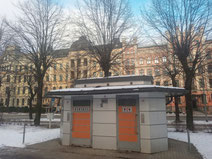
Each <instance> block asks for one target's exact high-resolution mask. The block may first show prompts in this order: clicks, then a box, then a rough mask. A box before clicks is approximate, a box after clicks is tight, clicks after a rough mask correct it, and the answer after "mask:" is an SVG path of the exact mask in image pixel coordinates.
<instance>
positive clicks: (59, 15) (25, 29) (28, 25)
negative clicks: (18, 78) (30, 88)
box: [8, 0, 66, 125]
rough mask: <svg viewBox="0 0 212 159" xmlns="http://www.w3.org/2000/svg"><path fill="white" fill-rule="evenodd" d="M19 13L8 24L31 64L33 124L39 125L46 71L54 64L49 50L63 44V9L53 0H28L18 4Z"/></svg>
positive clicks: (64, 24) (64, 25) (64, 28)
mask: <svg viewBox="0 0 212 159" xmlns="http://www.w3.org/2000/svg"><path fill="white" fill-rule="evenodd" d="M18 8H19V10H20V12H21V16H19V17H17V22H16V23H15V24H9V23H8V26H9V27H10V28H11V30H12V31H13V32H14V33H15V35H14V36H15V38H16V42H17V44H18V45H19V46H21V47H22V52H24V53H23V55H24V56H25V57H26V59H27V60H28V61H30V62H31V63H32V65H33V70H32V74H33V76H34V78H35V81H36V83H37V87H38V89H37V105H36V117H35V120H34V121H35V125H40V117H41V108H42V99H43V81H44V77H45V74H46V71H47V70H48V68H49V67H51V65H52V64H53V63H54V61H55V60H54V58H53V56H52V52H53V50H54V49H56V48H58V47H62V46H63V38H64V36H65V34H64V32H65V30H66V23H65V19H64V13H63V10H62V8H61V7H60V6H59V5H57V4H55V3H54V2H53V1H52V0H27V1H24V2H22V3H19V5H18Z"/></svg>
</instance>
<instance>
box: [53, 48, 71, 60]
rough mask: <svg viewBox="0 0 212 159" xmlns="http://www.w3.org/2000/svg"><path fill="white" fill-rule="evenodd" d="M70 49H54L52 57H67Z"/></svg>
mask: <svg viewBox="0 0 212 159" xmlns="http://www.w3.org/2000/svg"><path fill="white" fill-rule="evenodd" d="M69 51H70V49H60V50H55V51H54V52H53V57H54V58H63V57H67V56H68V53H69Z"/></svg>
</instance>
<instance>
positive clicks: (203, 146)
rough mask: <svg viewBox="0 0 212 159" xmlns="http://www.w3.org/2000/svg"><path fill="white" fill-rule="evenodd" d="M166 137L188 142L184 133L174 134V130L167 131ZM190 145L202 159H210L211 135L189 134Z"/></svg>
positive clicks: (211, 156) (211, 149) (211, 157)
mask: <svg viewBox="0 0 212 159" xmlns="http://www.w3.org/2000/svg"><path fill="white" fill-rule="evenodd" d="M168 130H169V131H168V137H169V138H172V139H175V140H180V141H184V142H188V138H187V133H186V132H174V131H173V130H174V129H168ZM190 139H191V143H192V144H193V145H194V146H195V147H196V148H197V150H198V151H199V153H200V154H201V155H202V156H203V158H204V159H212V148H211V145H212V133H204V132H197V133H190Z"/></svg>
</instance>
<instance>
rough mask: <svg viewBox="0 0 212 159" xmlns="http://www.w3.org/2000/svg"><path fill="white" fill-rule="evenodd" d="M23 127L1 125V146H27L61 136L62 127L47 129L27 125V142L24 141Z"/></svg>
mask: <svg viewBox="0 0 212 159" xmlns="http://www.w3.org/2000/svg"><path fill="white" fill-rule="evenodd" d="M23 127H24V126H21V125H1V126H0V147H3V146H11V147H25V146H26V145H31V144H36V143H40V142H44V141H48V140H52V139H55V138H59V136H60V129H59V128H57V129H47V128H42V127H33V126H26V134H25V144H22V141H23Z"/></svg>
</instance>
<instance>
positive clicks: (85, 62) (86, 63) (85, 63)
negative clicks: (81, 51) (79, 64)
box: [83, 58, 88, 66]
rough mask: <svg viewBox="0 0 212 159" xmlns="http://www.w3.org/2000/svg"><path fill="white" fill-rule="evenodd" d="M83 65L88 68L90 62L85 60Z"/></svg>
mask: <svg viewBox="0 0 212 159" xmlns="http://www.w3.org/2000/svg"><path fill="white" fill-rule="evenodd" d="M83 65H84V66H87V65H88V60H87V59H86V58H85V59H84V62H83Z"/></svg>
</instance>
